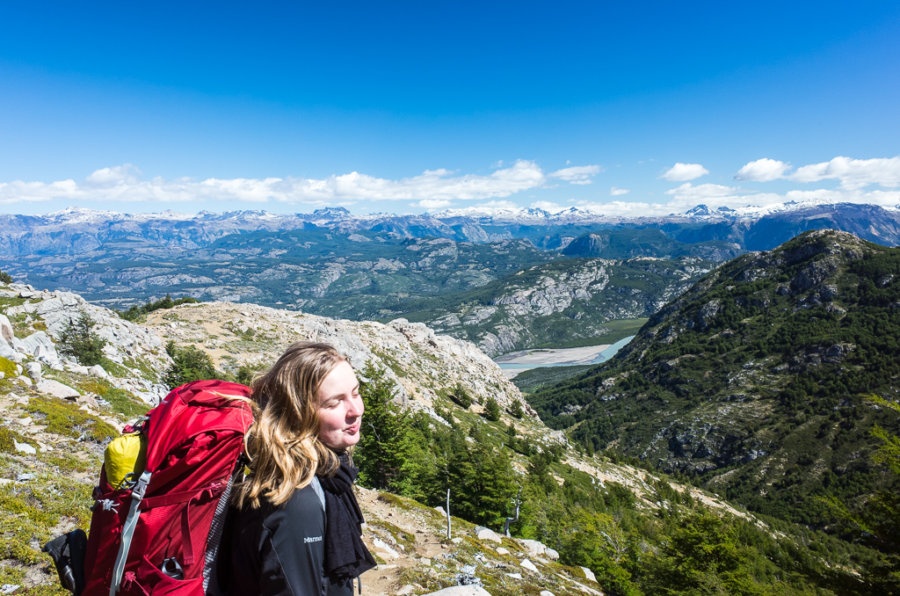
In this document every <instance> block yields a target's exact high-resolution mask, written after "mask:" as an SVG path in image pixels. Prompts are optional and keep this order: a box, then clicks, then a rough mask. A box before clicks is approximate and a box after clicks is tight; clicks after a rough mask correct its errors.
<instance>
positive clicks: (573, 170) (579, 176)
mask: <svg viewBox="0 0 900 596" xmlns="http://www.w3.org/2000/svg"><path fill="white" fill-rule="evenodd" d="M566 163H568V162H566ZM602 171H603V168H601V167H600V166H572V167H570V168H563V169H561V170H556V171H555V172H551V173H550V174H548V175H547V177H548V178H559V179H560V180H565V181H566V182H569V183H571V184H590V183H591V182H593V180H591V177H593V176H596V175H597V174H599V173H600V172H602Z"/></svg>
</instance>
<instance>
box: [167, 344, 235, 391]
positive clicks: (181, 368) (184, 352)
mask: <svg viewBox="0 0 900 596" xmlns="http://www.w3.org/2000/svg"><path fill="white" fill-rule="evenodd" d="M166 352H167V353H168V354H169V356H171V357H172V361H173V362H172V366H170V367H169V369H168V370H167V371H166V374H165V377H164V379H163V381H164V382H165V384H166V385H168V386H169V389H174V388H175V387H178V386H180V385H184V384H185V383H190V382H191V381H200V380H206V379H219V378H222V373H220V372H219V371H218V370H216V367H215V366H214V365H213V362H212V358H210V357H209V354H207V353H206V352H204V351H203V350H201V349H199V348H195V347H194V346H187V347H184V348H179V347H178V346H176V345H175V343H174V342H171V341H170V342H169V343H167V344H166Z"/></svg>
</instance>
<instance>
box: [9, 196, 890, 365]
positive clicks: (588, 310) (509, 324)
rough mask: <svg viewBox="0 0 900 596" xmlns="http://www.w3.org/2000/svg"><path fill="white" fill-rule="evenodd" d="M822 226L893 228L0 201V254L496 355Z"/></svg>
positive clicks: (596, 334) (41, 276)
mask: <svg viewBox="0 0 900 596" xmlns="http://www.w3.org/2000/svg"><path fill="white" fill-rule="evenodd" d="M826 227H827V228H833V229H840V230H845V231H849V232H851V233H854V234H856V235H858V236H860V237H861V238H864V239H868V240H871V241H873V242H877V243H879V244H884V245H888V246H893V245H896V244H898V243H900V216H898V212H897V211H893V210H887V209H883V208H880V207H875V206H871V205H855V204H839V205H812V206H810V205H792V206H787V207H785V208H782V209H780V210H776V211H771V212H754V213H738V212H735V211H732V210H727V209H718V210H710V209H707V208H706V207H704V206H702V205H701V206H698V207H696V208H694V209H692V210H690V211H689V212H688V213H686V214H683V215H677V216H675V215H673V216H669V217H661V218H646V217H645V218H632V219H626V218H621V217H615V218H612V217H605V216H603V215H598V214H596V213H593V212H588V211H582V210H578V209H575V208H573V209H570V210H567V211H564V212H560V213H556V214H550V213H547V212H545V211H541V210H536V209H530V210H518V211H506V212H504V211H500V212H496V213H493V214H479V213H460V212H444V213H438V214H433V215H406V216H397V215H389V214H376V215H369V216H364V217H357V216H353V215H351V214H350V213H349V212H348V211H346V210H344V209H342V208H329V209H322V210H318V211H315V212H313V213H310V214H295V215H274V214H270V213H265V212H256V211H242V212H231V213H221V214H216V213H200V214H198V215H195V216H187V215H178V214H174V213H170V212H166V213H159V214H138V215H127V214H120V213H112V212H97V211H88V210H83V209H70V210H67V211H63V212H59V213H55V214H50V215H46V216H25V215H0V259H3V262H4V266H3V268H4V270H5V271H6V272H7V273H9V274H11V275H12V276H13V278H14V279H16V280H19V281H24V282H28V283H31V284H33V285H35V286H38V287H44V288H49V289H58V290H66V291H73V292H77V293H78V294H80V295H82V296H84V297H85V298H87V299H88V300H91V301H92V302H96V303H98V304H103V305H105V306H109V307H115V308H120V309H124V308H127V307H129V306H133V305H137V304H141V303H143V302H148V301H152V300H157V299H160V298H162V297H163V296H165V295H167V294H171V295H174V296H191V297H194V298H198V299H201V300H229V301H235V302H252V303H255V304H261V305H266V306H273V307H278V308H287V309H296V310H302V311H304V312H310V313H315V314H321V315H325V316H330V317H340V318H348V319H352V320H366V319H376V320H382V321H389V320H391V319H393V318H397V317H406V318H409V319H410V320H416V321H421V322H426V323H428V324H431V325H432V326H434V327H435V328H438V329H440V330H441V331H442V332H445V333H449V334H452V335H455V336H456V337H460V338H465V339H470V340H472V341H474V342H476V343H477V344H478V345H479V346H480V347H481V348H482V349H484V350H485V351H487V352H488V353H489V354H491V355H496V354H499V353H503V352H506V351H510V350H519V349H526V348H534V347H562V346H567V345H582V344H588V343H604V342H606V341H607V340H609V339H611V338H612V339H615V337H614V336H610V328H609V325H608V323H609V322H610V321H612V320H616V319H641V318H645V317H647V316H649V315H650V314H652V312H654V311H655V310H656V309H657V308H658V307H659V306H660V305H662V304H663V303H665V302H666V301H667V300H669V299H671V298H672V297H673V296H674V295H675V294H677V293H678V292H679V291H683V290H684V289H686V287H687V285H689V283H690V282H692V281H694V280H695V279H696V278H697V276H699V275H700V274H702V273H705V272H707V271H709V270H710V269H711V268H712V267H714V266H715V264H716V263H721V262H724V261H726V260H728V259H731V258H733V257H735V256H737V255H739V254H742V253H744V252H746V251H753V250H765V249H771V248H774V247H775V246H777V245H778V244H780V243H781V242H784V241H787V240H788V239H790V238H792V237H793V236H795V235H796V234H798V233H800V232H802V231H805V230H808V229H818V228H826ZM640 258H653V259H660V261H659V264H658V265H656V266H653V267H655V269H656V272H655V273H646V274H639V273H638V272H637V270H638V269H641V268H643V269H645V270H647V269H650V268H653V267H651V266H650V265H649V264H647V263H643V264H641V263H639V262H638V261H633V260H631V259H640ZM590 259H605V260H606V261H590ZM562 260H569V261H570V262H568V263H567V264H565V265H562V264H559V262H560V261H562ZM663 261H668V262H671V264H663ZM617 270H622V271H623V273H622V274H621V275H620V274H619V273H618V272H617ZM579 271H580V273H579ZM601 271H602V273H600V272H601ZM686 272H690V273H688V275H687V276H686V277H685V275H684V274H685V273H686ZM598 276H599V277H598ZM604 276H606V277H610V278H612V279H621V278H622V277H629V278H631V279H632V282H631V283H630V284H626V286H627V287H629V292H635V291H637V292H638V294H634V295H631V294H629V295H622V294H621V290H619V289H616V288H617V286H616V285H615V284H613V285H604V284H601V283H598V282H597V280H598V279H600V278H602V277H604ZM654 276H656V277H654ZM641 277H642V279H638V278H641ZM588 278H590V279H594V281H593V282H586V281H585V280H586V279H588ZM582 282H584V283H582ZM527 283H534V284H535V287H534V288H528V287H527ZM523 289H524V291H525V292H527V293H528V297H527V298H525V297H524V296H523ZM614 291H615V292H619V295H618V298H622V300H617V299H616V298H617V296H616V295H615V294H614V293H613V292H614ZM536 305H539V306H536ZM604 305H607V306H604Z"/></svg>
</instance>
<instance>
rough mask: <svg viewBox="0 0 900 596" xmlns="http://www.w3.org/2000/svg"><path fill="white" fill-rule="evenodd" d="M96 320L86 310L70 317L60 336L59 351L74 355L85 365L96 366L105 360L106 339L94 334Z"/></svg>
mask: <svg viewBox="0 0 900 596" xmlns="http://www.w3.org/2000/svg"><path fill="white" fill-rule="evenodd" d="M93 327H94V320H93V319H92V318H91V317H90V315H88V314H87V313H86V312H82V313H81V314H80V315H79V316H78V319H77V320H75V321H73V320H71V319H69V322H68V323H67V324H66V327H65V329H63V332H62V334H61V335H60V338H59V351H60V352H62V353H63V354H66V355H68V356H73V357H74V358H75V359H76V360H77V361H78V363H79V364H81V365H83V366H94V365H95V364H100V362H101V360H103V346H105V345H106V340H104V339H101V338H99V337H97V336H96V335H94V331H93Z"/></svg>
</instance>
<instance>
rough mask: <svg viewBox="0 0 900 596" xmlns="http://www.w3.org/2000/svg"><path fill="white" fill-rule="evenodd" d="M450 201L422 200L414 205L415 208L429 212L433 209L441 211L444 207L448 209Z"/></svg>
mask: <svg viewBox="0 0 900 596" xmlns="http://www.w3.org/2000/svg"><path fill="white" fill-rule="evenodd" d="M450 204H451V201H447V200H445V199H423V200H421V201H419V202H418V203H415V205H416V207H421V208H422V209H427V210H429V211H431V210H434V209H443V208H445V207H449V206H450Z"/></svg>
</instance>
